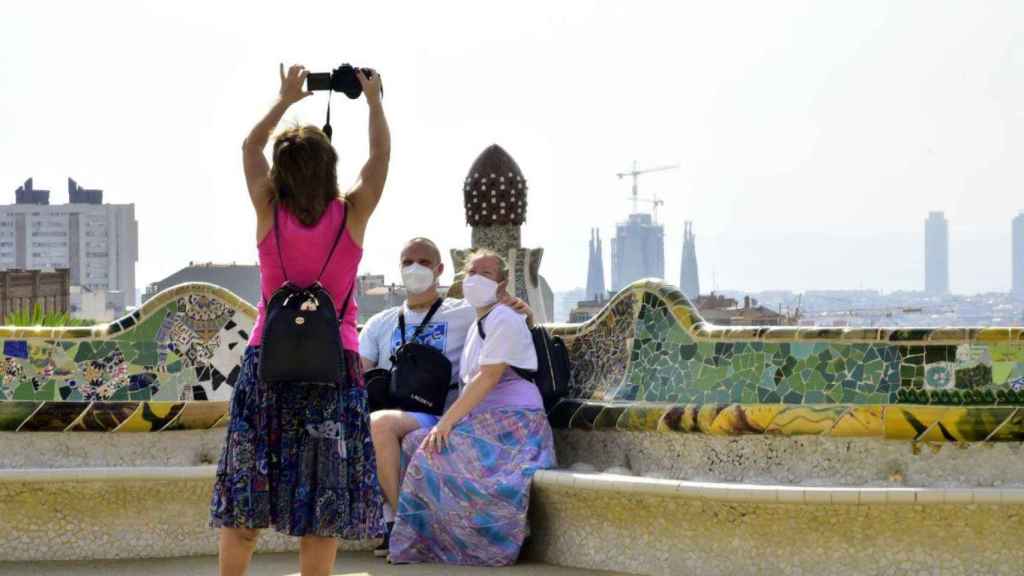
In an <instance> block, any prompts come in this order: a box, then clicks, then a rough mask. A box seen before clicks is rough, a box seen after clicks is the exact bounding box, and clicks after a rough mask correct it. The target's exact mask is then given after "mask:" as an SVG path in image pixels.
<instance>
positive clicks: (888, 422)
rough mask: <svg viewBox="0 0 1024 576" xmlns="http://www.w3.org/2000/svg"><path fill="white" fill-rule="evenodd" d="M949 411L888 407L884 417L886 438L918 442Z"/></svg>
mask: <svg viewBox="0 0 1024 576" xmlns="http://www.w3.org/2000/svg"><path fill="white" fill-rule="evenodd" d="M947 409H949V407H947V406H906V405H892V406H886V408H885V412H884V414H883V416H882V423H883V426H884V435H885V438H887V439H889V440H916V439H917V438H918V437H920V436H921V435H922V434H924V433H925V432H926V431H928V429H929V428H930V427H931V426H932V424H935V423H936V422H938V421H939V419H941V418H942V416H943V414H944V413H945V412H946V410H947ZM940 435H941V432H940Z"/></svg>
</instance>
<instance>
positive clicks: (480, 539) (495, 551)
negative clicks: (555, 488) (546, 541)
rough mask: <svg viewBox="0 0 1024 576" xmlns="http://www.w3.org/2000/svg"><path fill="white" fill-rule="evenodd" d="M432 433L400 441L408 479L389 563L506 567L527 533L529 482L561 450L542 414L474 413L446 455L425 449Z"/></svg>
mask: <svg viewBox="0 0 1024 576" xmlns="http://www.w3.org/2000/svg"><path fill="white" fill-rule="evenodd" d="M429 433H430V430H429V429H425V428H421V429H419V430H417V431H415V432H412V433H411V434H408V435H406V437H405V438H404V439H403V440H402V454H403V458H402V460H403V463H406V467H405V476H404V477H403V479H402V488H401V492H400V493H399V496H398V514H397V518H396V521H395V529H394V531H393V532H391V549H390V552H391V559H392V560H393V561H396V562H437V563H444V564H467V565H474V566H507V565H509V564H514V563H515V561H516V558H518V557H519V549H520V547H521V546H522V544H523V540H524V539H525V538H526V535H527V532H528V525H527V509H528V508H529V504H530V481H531V480H532V479H533V475H534V473H535V472H536V471H537V470H540V469H542V468H554V467H555V465H556V461H555V443H554V439H553V438H552V435H551V426H549V425H548V418H547V416H546V415H545V414H544V411H543V410H518V409H511V408H497V409H492V410H484V411H481V412H474V413H471V414H470V415H469V416H467V417H465V418H463V419H462V421H461V422H459V423H458V424H457V425H456V426H455V428H453V429H452V433H451V434H450V435H449V436H448V447H447V448H446V449H445V450H444V451H443V452H441V453H436V452H431V451H427V450H425V449H424V446H423V442H424V439H425V438H426V436H427V434H429Z"/></svg>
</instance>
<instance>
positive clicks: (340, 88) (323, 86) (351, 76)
mask: <svg viewBox="0 0 1024 576" xmlns="http://www.w3.org/2000/svg"><path fill="white" fill-rule="evenodd" d="M359 70H361V71H362V72H363V75H365V76H366V77H367V78H369V77H371V76H373V75H374V74H376V72H374V71H373V69H372V68H359ZM306 89H307V90H311V91H317V90H334V91H335V92H341V93H342V94H344V95H345V96H348V97H349V98H352V99H353V100H355V99H356V98H359V95H360V94H362V93H363V86H362V84H360V83H359V78H357V77H356V68H354V67H353V66H352V65H351V64H342V65H341V66H338V67H337V68H335V69H334V71H333V72H317V73H310V74H309V75H308V76H306Z"/></svg>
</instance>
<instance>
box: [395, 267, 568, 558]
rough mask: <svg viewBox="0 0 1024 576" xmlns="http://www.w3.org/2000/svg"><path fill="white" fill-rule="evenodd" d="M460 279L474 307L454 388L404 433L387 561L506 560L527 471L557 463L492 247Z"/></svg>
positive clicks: (526, 348) (525, 337)
mask: <svg viewBox="0 0 1024 576" xmlns="http://www.w3.org/2000/svg"><path fill="white" fill-rule="evenodd" d="M465 272H466V279H465V280H464V281H463V283H462V290H463V294H464V295H465V297H466V300H468V301H469V303H470V304H472V305H473V307H474V308H476V314H477V319H478V320H477V324H476V325H474V326H473V327H472V328H471V329H470V330H469V333H468V334H467V335H466V345H465V347H464V348H463V352H462V361H461V363H460V367H459V375H460V379H461V385H462V389H461V390H460V393H459V398H458V400H456V401H455V402H454V403H453V404H452V406H451V407H450V408H449V409H448V411H447V412H445V414H444V416H443V417H442V418H441V420H440V421H439V422H438V423H437V425H436V426H434V427H433V428H431V429H430V430H427V429H421V430H418V431H416V432H413V433H411V434H409V435H407V436H406V437H405V440H404V441H403V442H402V451H403V460H405V462H406V463H407V466H406V467H405V475H404V479H403V481H402V485H401V486H402V487H401V492H400V494H399V498H398V514H397V517H396V522H395V527H394V530H393V532H392V533H391V542H390V552H391V553H390V557H389V558H390V560H391V561H392V562H398V563H405V562H442V563H446V564H473V565H480V566H504V565H508V564H513V563H514V562H515V561H516V558H517V557H518V556H519V549H520V547H521V546H522V544H523V539H524V538H525V537H526V534H527V525H526V510H527V505H528V504H529V500H530V480H531V478H533V474H534V472H536V471H537V470H538V469H541V468H552V467H554V466H555V447H554V441H553V439H552V435H551V427H550V426H549V425H548V419H547V416H546V414H545V413H544V404H543V402H542V400H541V397H540V393H539V391H538V390H537V386H536V385H534V384H533V383H532V382H530V381H529V380H526V379H525V378H523V377H522V376H520V375H519V374H518V373H517V371H516V370H514V368H519V369H521V370H536V369H537V353H536V351H535V350H534V348H533V339H532V338H531V336H530V330H529V328H528V326H527V323H526V321H525V319H524V318H523V317H522V316H520V315H519V314H518V313H516V312H515V311H514V310H513V309H511V308H509V307H508V306H505V305H504V304H498V303H497V302H498V301H499V300H501V298H502V297H503V295H504V293H505V286H506V285H507V284H508V279H507V268H506V266H505V262H504V261H503V260H502V259H501V258H500V257H499V256H498V255H497V254H495V253H494V252H490V251H477V252H475V253H473V255H471V256H470V258H469V261H468V263H467V267H466V270H465Z"/></svg>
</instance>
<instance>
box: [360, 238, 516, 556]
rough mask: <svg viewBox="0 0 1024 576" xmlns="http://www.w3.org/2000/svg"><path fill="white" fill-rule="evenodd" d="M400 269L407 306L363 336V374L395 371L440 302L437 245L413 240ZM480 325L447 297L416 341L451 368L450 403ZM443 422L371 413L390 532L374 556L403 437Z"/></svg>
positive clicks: (390, 509) (394, 499)
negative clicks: (399, 355) (402, 349)
mask: <svg viewBox="0 0 1024 576" xmlns="http://www.w3.org/2000/svg"><path fill="white" fill-rule="evenodd" d="M401 270H402V283H403V284H404V285H405V289H406V293H407V298H406V300H405V302H403V303H402V305H401V306H395V307H393V308H389V309H387V310H384V311H382V312H379V313H377V314H375V315H373V317H371V318H370V319H369V320H368V321H367V322H366V324H365V325H364V326H363V330H362V332H361V333H360V335H359V355H360V357H361V360H362V368H363V371H364V372H365V371H368V370H371V369H373V368H385V369H389V368H391V356H392V354H393V353H394V352H395V350H396V349H397V348H398V347H399V346H401V345H402V342H403V340H406V341H408V340H410V339H411V338H412V336H413V334H414V333H415V332H416V329H417V328H419V326H420V324H421V323H422V322H423V319H424V317H425V316H426V315H427V313H428V311H429V310H430V308H431V307H432V306H433V304H434V303H435V302H436V301H437V300H438V299H439V298H440V295H439V294H438V291H437V288H438V278H440V276H441V274H442V273H443V272H444V264H442V263H441V252H440V250H438V249H437V245H435V244H434V243H433V242H431V241H430V240H428V239H426V238H413V239H412V240H410V241H409V242H408V243H407V244H406V245H405V248H404V249H402V254H401ZM502 302H503V303H504V304H507V305H509V306H511V307H512V308H514V309H515V310H517V311H519V312H520V313H523V314H529V313H530V309H529V307H528V306H527V305H526V303H525V302H523V301H522V300H519V299H517V298H513V297H505V298H504V299H503V300H502ZM400 313H401V314H402V315H404V316H405V332H406V333H405V337H404V338H403V337H402V334H400V330H399V322H398V316H399V314H400ZM475 322H476V310H475V309H474V308H473V306H471V305H470V304H469V303H468V302H466V301H465V300H458V299H454V298H445V299H444V301H443V302H442V303H441V306H440V307H439V308H438V309H437V311H436V312H435V313H434V315H433V317H432V318H431V319H430V321H429V322H428V323H427V325H426V326H425V327H424V329H423V330H420V331H419V335H418V336H417V337H416V341H417V342H419V343H420V344H424V345H428V346H433V347H434V348H436V349H437V350H439V351H441V352H443V353H444V355H445V356H446V357H447V358H448V360H449V361H450V362H451V364H452V375H451V382H452V392H453V393H450V394H449V401H448V403H449V404H450V403H451V402H453V401H454V399H455V397H456V396H457V393H458V392H457V391H458V378H459V360H460V358H461V356H462V347H463V345H464V344H465V342H466V335H467V333H468V332H469V330H470V328H471V327H472V326H473V325H474V323H475ZM438 420H439V418H438V417H437V416H434V415H432V414H426V413H422V412H404V411H402V410H378V411H376V412H373V413H372V414H370V433H371V436H372V438H373V447H374V450H375V451H376V454H377V476H378V479H379V481H380V486H381V491H382V492H383V493H384V498H385V507H384V519H385V521H386V522H387V528H388V531H387V534H386V535H385V537H384V543H383V544H381V545H380V546H379V547H378V548H377V549H376V550H374V555H376V556H378V557H386V556H387V554H388V544H389V537H390V533H391V528H392V526H393V525H394V519H395V510H396V509H397V505H398V489H399V477H400V469H399V467H400V459H401V442H402V438H404V437H405V436H406V435H407V434H409V433H410V432H413V431H414V430H418V429H420V428H428V429H429V428H432V427H433V426H434V425H436V424H437V422H438Z"/></svg>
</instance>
